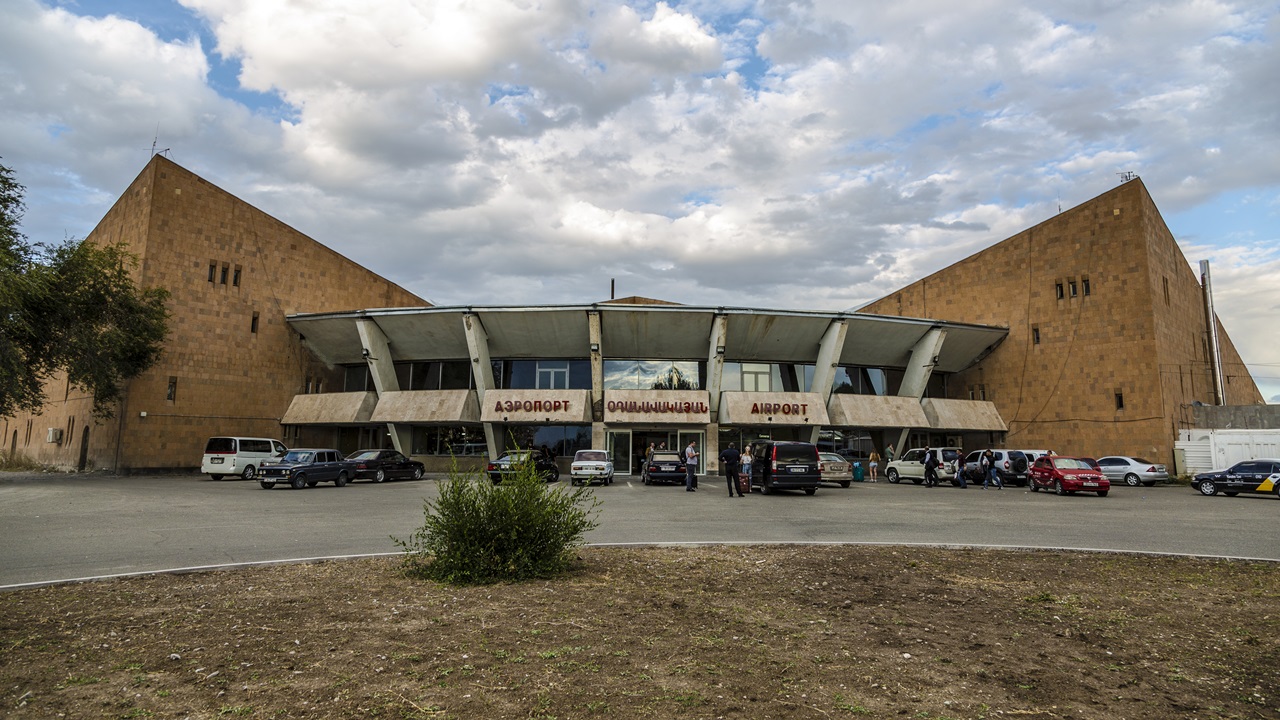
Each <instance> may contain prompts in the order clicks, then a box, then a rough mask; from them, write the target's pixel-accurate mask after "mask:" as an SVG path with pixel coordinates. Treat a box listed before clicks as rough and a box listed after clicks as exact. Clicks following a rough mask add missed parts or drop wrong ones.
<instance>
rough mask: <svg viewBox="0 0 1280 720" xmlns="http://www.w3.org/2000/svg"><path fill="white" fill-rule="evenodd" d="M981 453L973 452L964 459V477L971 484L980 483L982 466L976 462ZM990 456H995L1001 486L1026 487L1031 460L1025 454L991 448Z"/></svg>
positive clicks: (1019, 451)
mask: <svg viewBox="0 0 1280 720" xmlns="http://www.w3.org/2000/svg"><path fill="white" fill-rule="evenodd" d="M982 453H983V451H982V450H974V451H973V452H971V453H969V454H968V455H966V456H965V457H964V477H965V479H966V480H968V481H969V482H971V483H980V482H982V464H981V463H979V462H978V458H980V457H981V456H982ZM991 454H992V455H993V456H995V465H996V474H997V475H999V476H1000V484H1001V485H1016V486H1018V487H1026V485H1027V478H1028V477H1029V476H1030V475H1029V473H1030V471H1031V459H1030V458H1028V457H1027V455H1026V454H1025V453H1023V452H1022V451H1021V450H996V449H995V448H992V449H991Z"/></svg>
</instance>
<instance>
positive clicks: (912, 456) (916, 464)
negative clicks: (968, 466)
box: [884, 447, 960, 485]
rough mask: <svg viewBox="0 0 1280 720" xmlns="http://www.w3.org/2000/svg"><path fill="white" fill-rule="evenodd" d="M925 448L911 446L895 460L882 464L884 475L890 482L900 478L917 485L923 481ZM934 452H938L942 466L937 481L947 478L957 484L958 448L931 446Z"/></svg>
mask: <svg viewBox="0 0 1280 720" xmlns="http://www.w3.org/2000/svg"><path fill="white" fill-rule="evenodd" d="M926 449H927V448H912V449H910V450H908V451H906V452H904V453H902V457H900V458H898V459H897V460H893V461H890V462H889V464H887V465H885V466H884V476H885V478H886V479H888V480H889V482H891V483H896V482H899V481H901V480H904V479H905V480H910V481H911V482H913V483H915V484H916V485H919V484H920V483H922V482H924V451H925V450H926ZM933 451H934V452H935V453H938V454H940V456H941V458H942V467H940V468H938V482H942V481H943V480H949V481H951V483H952V484H953V485H959V484H960V481H959V480H957V479H956V463H957V462H958V461H959V460H960V448H954V447H942V448H933Z"/></svg>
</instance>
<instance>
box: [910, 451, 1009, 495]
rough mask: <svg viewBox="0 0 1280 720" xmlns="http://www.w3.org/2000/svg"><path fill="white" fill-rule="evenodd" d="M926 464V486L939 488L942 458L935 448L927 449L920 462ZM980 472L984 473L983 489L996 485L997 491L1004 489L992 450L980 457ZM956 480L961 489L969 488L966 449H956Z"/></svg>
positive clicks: (983, 452)
mask: <svg viewBox="0 0 1280 720" xmlns="http://www.w3.org/2000/svg"><path fill="white" fill-rule="evenodd" d="M920 462H922V463H924V486H925V487H937V486H938V468H940V467H942V456H941V455H940V453H939V451H937V450H934V449H933V448H925V450H924V458H923V459H922V460H921V461H920ZM978 470H979V471H980V472H981V473H982V489H983V490H986V489H987V488H988V487H990V486H992V485H994V486H995V488H996V489H997V490H1003V489H1004V483H1003V482H1001V481H1000V470H999V468H997V467H996V456H995V453H993V452H991V448H987V449H986V450H983V451H982V454H980V455H979V456H978ZM956 480H959V481H960V487H962V488H967V487H969V479H968V476H967V475H966V474H965V461H964V449H963V448H956Z"/></svg>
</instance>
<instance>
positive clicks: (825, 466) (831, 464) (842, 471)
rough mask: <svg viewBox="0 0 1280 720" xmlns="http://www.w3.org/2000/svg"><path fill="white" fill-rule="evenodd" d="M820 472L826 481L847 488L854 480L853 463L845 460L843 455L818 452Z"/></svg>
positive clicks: (823, 480)
mask: <svg viewBox="0 0 1280 720" xmlns="http://www.w3.org/2000/svg"><path fill="white" fill-rule="evenodd" d="M818 472H820V473H822V482H824V483H836V484H838V485H839V486H840V487H846V488H847V487H849V483H851V482H853V463H851V462H849V461H848V460H845V459H844V456H842V455H837V454H835V453H829V452H820V453H818Z"/></svg>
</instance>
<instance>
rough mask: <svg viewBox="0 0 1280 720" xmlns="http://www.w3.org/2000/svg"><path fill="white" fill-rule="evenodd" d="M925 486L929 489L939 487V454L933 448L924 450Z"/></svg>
mask: <svg viewBox="0 0 1280 720" xmlns="http://www.w3.org/2000/svg"><path fill="white" fill-rule="evenodd" d="M921 462H923V463H924V486H925V487H927V488H931V487H937V485H938V454H937V453H935V452H934V451H933V448H925V449H924V460H922V461H921Z"/></svg>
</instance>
